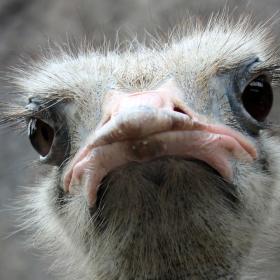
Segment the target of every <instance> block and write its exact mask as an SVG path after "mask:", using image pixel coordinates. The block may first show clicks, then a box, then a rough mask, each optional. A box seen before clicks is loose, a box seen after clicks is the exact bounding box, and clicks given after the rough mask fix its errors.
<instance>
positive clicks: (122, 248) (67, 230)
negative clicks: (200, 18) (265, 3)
mask: <svg viewBox="0 0 280 280" xmlns="http://www.w3.org/2000/svg"><path fill="white" fill-rule="evenodd" d="M178 34H180V35H176V36H175V35H173V36H170V37H169V40H168V42H166V43H164V42H162V41H157V42H155V43H154V44H152V46H151V47H148V46H143V45H141V44H138V45H137V46H136V47H135V46H134V47H132V46H131V47H130V48H128V49H127V50H126V51H118V50H114V51H104V50H94V51H92V50H88V49H87V50H83V51H80V52H79V53H78V54H75V55H74V54H73V53H71V52H65V51H62V52H60V53H59V55H57V56H55V55H53V54H51V55H49V56H46V57H43V58H42V60H41V61H39V62H38V61H37V62H35V63H30V66H28V67H26V68H24V70H23V69H22V68H21V69H19V70H17V71H16V72H15V73H16V74H13V83H14V86H15V88H16V89H17V90H18V92H19V94H18V95H17V99H13V97H9V98H10V102H9V103H8V104H2V106H1V116H2V117H1V123H2V124H7V123H8V124H12V125H19V126H20V127H24V129H25V130H26V131H27V133H28V135H29V138H30V142H31V144H32V146H33V147H34V149H35V150H36V151H37V152H38V154H39V156H40V159H39V165H40V166H41V168H42V170H43V172H40V176H39V175H38V178H37V179H36V180H35V182H34V185H33V186H31V187H30V188H28V189H27V193H25V194H24V196H23V197H22V198H21V199H20V204H21V205H22V208H21V215H22V223H21V226H22V227H23V228H24V229H26V228H29V229H30V232H32V235H31V238H30V239H31V242H32V244H34V243H35V244H36V245H38V246H39V247H41V248H43V250H44V253H45V254H51V255H52V256H53V257H54V259H55V265H54V267H55V270H56V271H59V273H58V275H59V278H60V279H87V280H93V279H96V280H104V279H106V280H111V279H124V280H125V279H127V280H128V279H149V280H155V279H161V280H164V279H166V280H167V279H174V280H176V279H240V278H241V279H278V278H277V273H276V272H275V270H274V271H271V270H269V269H267V270H266V271H262V270H261V268H260V267H257V265H255V264H256V263H259V262H261V261H263V263H265V262H266V260H269V252H264V250H263V248H264V247H262V246H261V244H259V242H258V240H263V238H262V236H263V232H265V231H266V230H265V229H267V228H268V227H270V228H271V221H270V220H269V221H270V223H269V225H268V226H267V225H266V221H268V217H271V213H275V212H277V197H278V195H279V190H278V188H279V184H280V183H279V176H280V172H279V170H280V169H279V168H280V155H279V152H278V150H279V148H278V147H279V140H278V137H277V136H276V134H275V131H274V129H273V127H272V125H271V124H270V123H269V122H268V121H267V117H268V115H269V112H270V110H271V107H272V103H273V88H274V87H275V86H276V85H277V82H278V79H279V60H278V57H277V49H276V47H275V46H274V45H273V39H272V37H271V34H270V32H269V28H268V26H267V24H259V25H253V26H252V22H251V21H250V20H249V19H247V17H243V18H241V19H239V20H238V21H237V22H233V21H231V20H229V19H227V17H226V16H222V17H221V16H217V17H213V18H212V19H211V20H210V21H209V23H208V24H207V25H206V26H205V27H203V26H200V25H199V24H197V23H195V24H194V25H193V27H188V28H187V31H184V32H183V31H182V30H181V31H179V32H178ZM38 174H39V173H38ZM276 215H277V214H276ZM271 220H272V219H271ZM272 224H273V223H272ZM262 228H263V230H262ZM272 228H273V227H272ZM270 232H271V231H270ZM274 234H275V232H274ZM263 243H265V242H263ZM264 246H265V245H264ZM257 256H260V257H261V258H262V259H260V260H258V259H257ZM258 261H259V262H258ZM273 273H275V275H276V276H275V278H269V277H270V275H272V274H273ZM273 275H274V274H273ZM271 277H273V276H271Z"/></svg>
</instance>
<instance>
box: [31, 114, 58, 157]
mask: <svg viewBox="0 0 280 280" xmlns="http://www.w3.org/2000/svg"><path fill="white" fill-rule="evenodd" d="M29 139H30V142H31V144H32V146H33V147H34V149H35V150H36V151H37V152H38V153H39V154H40V155H41V156H43V157H45V156H47V155H48V153H49V152H50V149H51V146H52V143H53V140H54V130H53V128H52V127H51V126H49V125H48V124H47V123H45V122H43V121H42V120H39V119H31V121H30V122H29Z"/></svg>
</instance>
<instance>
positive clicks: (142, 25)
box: [0, 0, 280, 280]
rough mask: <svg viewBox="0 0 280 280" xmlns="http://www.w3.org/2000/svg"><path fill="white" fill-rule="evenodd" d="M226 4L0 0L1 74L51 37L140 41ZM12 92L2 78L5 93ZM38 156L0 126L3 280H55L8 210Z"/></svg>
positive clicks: (265, 6)
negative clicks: (132, 38)
mask: <svg viewBox="0 0 280 280" xmlns="http://www.w3.org/2000/svg"><path fill="white" fill-rule="evenodd" d="M227 2H228V4H227V5H228V7H229V10H230V11H233V10H234V9H236V11H235V15H236V16H238V14H239V13H240V12H243V11H244V9H245V10H246V11H247V12H252V13H253V14H254V15H255V18H256V19H257V21H259V20H265V19H267V18H270V17H271V16H272V15H273V14H275V13H276V12H277V11H278V9H279V8H280V1H279V0H265V1H264V0H255V1H254V0H252V1H241V0H234V1H233V0H231V1H227ZM224 5H225V1H224V0H188V1H187V0H150V1H149V0H45V1H44V0H0V72H1V73H2V74H1V76H2V77H3V76H5V73H6V71H7V69H8V68H9V67H12V66H14V65H17V64H18V63H19V60H20V58H21V57H28V56H31V57H33V58H36V57H37V56H38V54H39V53H40V51H41V49H42V48H43V49H44V47H47V46H48V45H49V41H54V42H58V43H59V44H62V43H63V42H66V41H67V38H68V39H69V38H70V40H72V39H75V41H77V42H79V41H80V40H82V39H84V38H85V37H87V38H88V40H90V41H92V42H93V43H94V45H96V46H98V45H99V44H101V43H102V42H103V38H104V35H106V37H107V38H108V39H110V38H111V39H114V38H115V35H116V32H117V30H119V29H120V38H121V40H122V39H125V38H127V37H128V35H129V34H135V33H137V34H138V36H139V38H140V39H141V38H142V36H143V34H144V29H147V30H148V31H149V32H151V33H152V34H153V33H154V32H155V29H156V28H158V27H160V29H161V30H163V31H166V30H167V29H168V28H170V27H172V26H173V25H174V24H175V23H177V22H178V21H179V19H182V18H183V16H184V15H185V14H186V13H187V12H189V13H190V14H194V15H197V16H199V17H200V18H201V19H202V20H205V19H207V17H208V16H209V15H210V14H211V13H212V12H216V11H218V10H219V9H221V8H222V7H224ZM274 18H275V19H277V18H279V15H277V14H276V15H275V17H274ZM279 26H280V23H279V22H276V24H275V25H274V26H273V27H272V28H273V31H274V34H275V37H276V40H278V35H279V33H280V31H279ZM278 41H279V40H278ZM277 43H278V42H277ZM9 90H10V89H9V87H7V86H6V85H5V83H4V82H0V94H1V93H4V92H7V91H9ZM1 99H3V96H2V97H1V95H0V101H1ZM279 100H280V98H279V97H278V98H277V96H276V102H275V106H274V110H273V113H272V115H271V116H272V118H273V119H274V121H275V122H279V119H280V117H279V116H278V115H279V114H278V105H277V104H278V103H279V104H280V102H279ZM36 157H37V155H36V154H35V152H33V150H32V148H31V147H30V145H29V143H28V140H27V137H26V136H25V135H18V134H15V133H11V132H8V131H7V130H5V129H1V130H0V280H18V279H20V280H25V279H26V280H27V279H28V280H35V279H36V280H46V279H49V280H50V279H53V278H52V276H51V275H49V274H48V261H47V260H41V258H40V252H38V251H36V250H34V251H31V250H27V249H25V248H24V242H23V240H24V237H23V236H24V235H23V234H22V233H14V232H15V228H14V226H13V225H14V224H15V219H16V217H15V216H14V215H13V211H8V210H7V209H8V208H9V206H10V205H11V201H12V200H13V199H15V198H16V196H17V190H19V189H20V186H23V185H28V183H29V182H32V178H30V177H31V176H28V172H27V168H26V166H27V165H28V163H30V162H31V161H32V160H33V159H36Z"/></svg>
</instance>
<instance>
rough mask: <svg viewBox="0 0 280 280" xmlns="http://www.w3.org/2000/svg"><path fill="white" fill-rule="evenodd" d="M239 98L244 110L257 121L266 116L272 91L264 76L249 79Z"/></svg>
mask: <svg viewBox="0 0 280 280" xmlns="http://www.w3.org/2000/svg"><path fill="white" fill-rule="evenodd" d="M241 100H242V103H243V106H244V108H245V110H246V111H247V112H248V113H249V114H250V115H251V116H252V117H253V118H254V119H255V120H257V121H259V122H262V121H264V120H265V119H266V117H267V116H268V114H269V112H270V110H271V107H272V104H273V91H272V88H271V85H270V83H269V82H268V81H267V79H266V77H265V76H259V77H258V78H256V79H255V80H253V81H251V82H250V83H249V84H248V85H247V86H246V88H245V90H244V91H243V93H242V95H241Z"/></svg>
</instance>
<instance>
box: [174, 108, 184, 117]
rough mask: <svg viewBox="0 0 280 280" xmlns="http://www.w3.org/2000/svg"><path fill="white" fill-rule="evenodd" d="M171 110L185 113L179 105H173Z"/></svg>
mask: <svg viewBox="0 0 280 280" xmlns="http://www.w3.org/2000/svg"><path fill="white" fill-rule="evenodd" d="M173 111H175V112H178V113H181V114H184V115H186V112H185V111H184V110H182V109H181V108H179V107H177V106H176V107H174V108H173Z"/></svg>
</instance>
